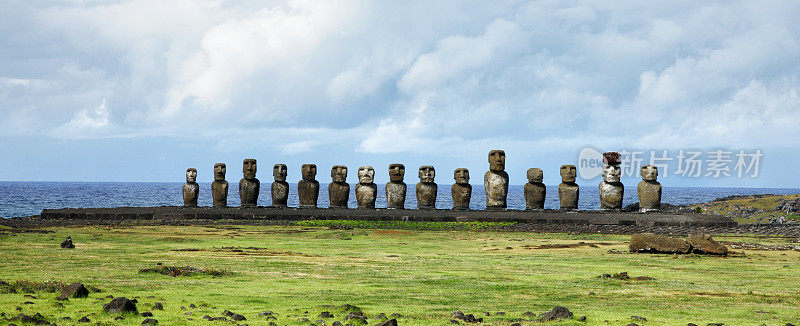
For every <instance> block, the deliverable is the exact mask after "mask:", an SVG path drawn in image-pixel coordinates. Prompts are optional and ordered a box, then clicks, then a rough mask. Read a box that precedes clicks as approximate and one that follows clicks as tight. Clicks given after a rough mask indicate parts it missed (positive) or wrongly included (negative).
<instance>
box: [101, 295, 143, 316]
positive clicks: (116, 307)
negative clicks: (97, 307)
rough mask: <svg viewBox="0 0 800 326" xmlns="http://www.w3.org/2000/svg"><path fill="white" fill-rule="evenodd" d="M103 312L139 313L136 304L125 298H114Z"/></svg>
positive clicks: (104, 306)
mask: <svg viewBox="0 0 800 326" xmlns="http://www.w3.org/2000/svg"><path fill="white" fill-rule="evenodd" d="M103 310H104V311H105V312H107V313H109V314H120V313H134V314H135V313H138V312H139V311H138V310H137V309H136V303H135V302H133V300H129V299H128V298H125V297H119V298H114V300H111V302H109V303H106V304H105V305H103Z"/></svg>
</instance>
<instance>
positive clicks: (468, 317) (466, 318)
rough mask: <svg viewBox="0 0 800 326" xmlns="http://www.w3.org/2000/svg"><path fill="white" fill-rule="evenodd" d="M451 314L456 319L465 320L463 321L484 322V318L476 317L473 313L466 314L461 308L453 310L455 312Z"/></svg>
mask: <svg viewBox="0 0 800 326" xmlns="http://www.w3.org/2000/svg"><path fill="white" fill-rule="evenodd" d="M450 316H451V317H453V318H454V319H460V320H463V321H465V322H468V323H482V322H483V318H475V316H474V315H473V314H466V315H465V314H464V313H463V312H461V310H456V311H453V313H451V314H450Z"/></svg>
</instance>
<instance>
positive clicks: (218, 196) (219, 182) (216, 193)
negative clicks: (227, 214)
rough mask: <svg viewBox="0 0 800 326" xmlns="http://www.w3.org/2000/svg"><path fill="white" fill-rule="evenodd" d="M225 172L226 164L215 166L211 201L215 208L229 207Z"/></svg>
mask: <svg viewBox="0 0 800 326" xmlns="http://www.w3.org/2000/svg"><path fill="white" fill-rule="evenodd" d="M225 172H226V167H225V164H223V163H217V164H214V181H213V182H211V199H212V200H213V202H214V207H227V206H228V181H225Z"/></svg>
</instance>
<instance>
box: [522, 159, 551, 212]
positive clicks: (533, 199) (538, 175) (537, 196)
mask: <svg viewBox="0 0 800 326" xmlns="http://www.w3.org/2000/svg"><path fill="white" fill-rule="evenodd" d="M543 179H544V173H543V172H542V169H538V168H530V169H528V183H526V184H525V209H544V197H545V194H546V193H547V188H546V187H545V185H544V183H542V180H543Z"/></svg>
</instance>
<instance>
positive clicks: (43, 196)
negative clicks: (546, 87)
mask: <svg viewBox="0 0 800 326" xmlns="http://www.w3.org/2000/svg"><path fill="white" fill-rule="evenodd" d="M182 185H183V183H180V182H0V217H4V218H8V217H17V216H31V215H38V214H39V213H41V211H42V209H45V208H83V207H120V206H140V207H145V206H178V205H182V204H183V198H182V195H181V187H182ZM414 186H415V184H413V183H409V184H408V191H407V196H406V208H416V206H417V203H416V196H415V194H414ZM237 189H238V186H237V184H236V183H234V182H231V187H230V192H229V193H228V205H229V206H238V205H239V196H238V192H237ZM269 189H270V184H269V183H262V184H261V193H260V194H259V196H258V203H259V205H262V206H267V205H270V204H271V196H270V191H269ZM508 192H509V194H508V208H510V209H525V198H524V196H523V186H522V185H512V186H510V187H509V191H508ZM797 193H800V188H708V187H664V188H663V193H662V202H664V203H670V204H673V205H683V204H692V203H701V202H707V201H710V200H713V199H714V198H717V197H725V196H730V195H753V194H776V195H781V194H797ZM635 202H638V199H637V197H636V185H628V186H626V187H625V197H624V199H623V205H628V204H633V203H635ZM297 204H298V200H297V184H296V183H290V188H289V206H297ZM199 205H200V206H211V183H200V199H199ZM349 206H350V207H356V199H355V184H351V185H350V204H349ZM376 206H377V207H386V195H385V192H384V186H383V185H382V184H379V185H378V198H377V200H376ZM319 207H328V188H327V184H320V192H319ZM579 207H580V208H581V209H599V208H600V199H599V197H598V190H597V186H582V187H581V188H580V202H579ZM436 208H439V209H449V208H452V200H451V197H450V185H449V184H440V185H439V190H438V195H437V199H436ZM470 208H472V209H484V208H486V196H485V194H484V191H483V185H480V184H476V185H472V200H471V204H470ZM545 208H548V209H557V208H558V188H557V186H556V185H554V186H548V187H547V196H546V200H545Z"/></svg>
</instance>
